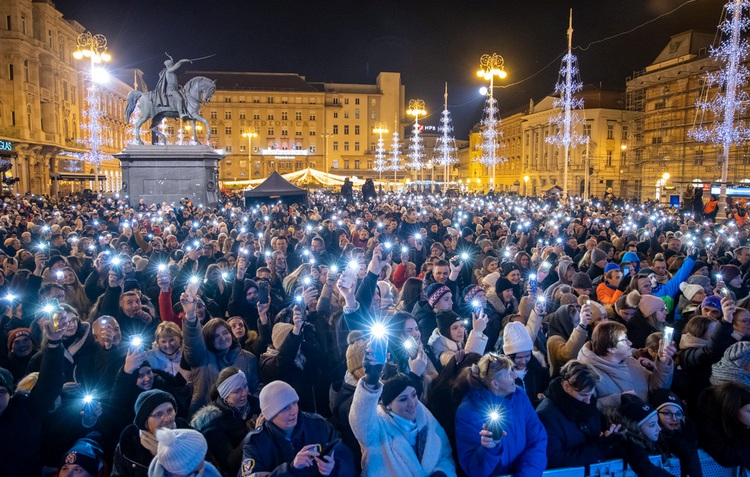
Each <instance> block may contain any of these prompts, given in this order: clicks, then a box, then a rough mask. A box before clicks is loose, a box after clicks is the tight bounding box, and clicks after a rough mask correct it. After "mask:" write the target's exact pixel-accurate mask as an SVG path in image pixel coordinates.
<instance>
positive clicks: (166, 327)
mask: <svg viewBox="0 0 750 477" xmlns="http://www.w3.org/2000/svg"><path fill="white" fill-rule="evenodd" d="M162 336H165V337H169V336H177V337H178V338H180V341H182V330H181V329H180V327H179V326H177V325H176V324H175V323H172V322H171V321H162V322H161V323H159V326H157V327H156V331H155V332H154V341H159V338H161V337H162Z"/></svg>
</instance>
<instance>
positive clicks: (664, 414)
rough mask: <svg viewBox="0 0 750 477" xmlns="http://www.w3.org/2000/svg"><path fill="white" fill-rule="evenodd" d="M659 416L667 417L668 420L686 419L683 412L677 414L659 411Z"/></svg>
mask: <svg viewBox="0 0 750 477" xmlns="http://www.w3.org/2000/svg"><path fill="white" fill-rule="evenodd" d="M659 414H660V415H662V416H664V417H666V418H667V419H676V420H678V421H681V420H682V418H683V417H685V413H684V412H682V411H677V412H669V411H659Z"/></svg>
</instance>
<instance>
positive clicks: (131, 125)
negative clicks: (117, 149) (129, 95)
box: [128, 101, 141, 144]
mask: <svg viewBox="0 0 750 477" xmlns="http://www.w3.org/2000/svg"><path fill="white" fill-rule="evenodd" d="M140 117H141V103H140V101H139V102H137V103H135V109H133V114H132V115H131V116H130V122H128V137H129V138H130V139H129V140H128V144H138V136H137V134H138V132H137V131H136V129H135V125H136V123H137V122H138V119H140Z"/></svg>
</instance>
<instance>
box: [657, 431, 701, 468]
mask: <svg viewBox="0 0 750 477" xmlns="http://www.w3.org/2000/svg"><path fill="white" fill-rule="evenodd" d="M659 447H660V448H662V449H663V450H664V451H666V452H668V453H670V454H673V455H674V456H675V457H677V458H679V459H680V473H681V474H682V477H688V476H690V477H703V469H702V468H701V461H700V458H699V457H698V434H697V432H696V430H695V424H694V423H693V421H692V420H691V419H690V418H689V417H686V418H685V421H684V422H683V424H682V425H681V426H680V429H679V430H677V431H675V432H669V431H667V430H666V429H664V428H662V430H661V434H660V435H659Z"/></svg>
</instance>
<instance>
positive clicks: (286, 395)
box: [260, 381, 299, 421]
mask: <svg viewBox="0 0 750 477" xmlns="http://www.w3.org/2000/svg"><path fill="white" fill-rule="evenodd" d="M297 401H299V396H298V395H297V391H295V390H294V388H293V387H291V386H290V385H288V384H287V383H285V382H284V381H273V382H271V383H268V384H266V385H265V387H263V389H261V391H260V412H262V413H263V417H264V418H265V419H266V420H267V421H270V420H271V419H273V418H274V417H276V415H277V414H278V413H280V412H281V411H282V410H283V409H284V408H285V407H287V406H288V405H290V404H294V403H295V402H297Z"/></svg>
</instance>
